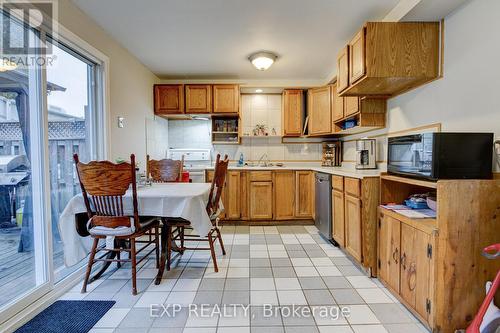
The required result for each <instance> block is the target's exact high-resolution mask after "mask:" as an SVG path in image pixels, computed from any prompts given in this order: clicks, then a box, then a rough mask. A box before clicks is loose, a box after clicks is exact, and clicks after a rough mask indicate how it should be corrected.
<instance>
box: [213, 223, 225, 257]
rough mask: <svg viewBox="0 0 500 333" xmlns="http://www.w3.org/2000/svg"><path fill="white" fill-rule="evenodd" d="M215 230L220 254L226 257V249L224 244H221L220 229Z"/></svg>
mask: <svg viewBox="0 0 500 333" xmlns="http://www.w3.org/2000/svg"><path fill="white" fill-rule="evenodd" d="M215 230H216V231H217V238H218V239H219V244H220V247H221V249H222V254H223V255H226V249H225V248H224V243H223V242H222V235H221V233H220V229H219V228H217V227H215Z"/></svg>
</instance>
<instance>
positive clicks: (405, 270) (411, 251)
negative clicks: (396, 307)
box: [400, 224, 430, 319]
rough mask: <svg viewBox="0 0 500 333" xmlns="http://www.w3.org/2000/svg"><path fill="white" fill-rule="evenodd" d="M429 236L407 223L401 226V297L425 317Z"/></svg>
mask: <svg viewBox="0 0 500 333" xmlns="http://www.w3.org/2000/svg"><path fill="white" fill-rule="evenodd" d="M429 244H430V236H429V235H428V234H426V233H424V232H422V231H419V230H417V229H415V228H413V227H411V226H409V225H407V224H403V225H402V226H401V291H400V294H401V297H402V298H403V299H404V300H405V301H406V302H407V303H408V304H409V305H410V306H411V307H412V308H414V309H415V310H416V311H417V312H418V314H419V315H421V316H422V317H423V318H424V319H427V317H428V313H427V310H426V308H427V307H426V304H427V300H428V299H429V282H430V280H429V272H430V259H429V257H428V256H427V247H428V246H429Z"/></svg>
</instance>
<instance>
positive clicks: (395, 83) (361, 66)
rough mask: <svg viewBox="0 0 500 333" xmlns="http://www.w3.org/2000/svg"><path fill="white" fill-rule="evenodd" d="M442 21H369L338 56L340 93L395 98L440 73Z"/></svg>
mask: <svg viewBox="0 0 500 333" xmlns="http://www.w3.org/2000/svg"><path fill="white" fill-rule="evenodd" d="M439 54H440V26H439V22H367V23H366V24H365V25H364V26H363V28H362V29H361V30H360V31H359V32H358V33H357V34H356V35H355V36H354V38H353V39H352V40H351V41H350V42H349V43H348V51H347V59H348V70H347V72H348V73H347V76H348V78H349V79H348V82H347V85H348V86H347V87H346V88H344V86H345V84H346V80H345V75H346V74H345V73H346V70H345V68H344V67H342V66H343V65H344V64H345V60H344V59H345V58H346V57H345V52H341V53H340V54H339V57H338V61H339V65H338V68H339V74H338V81H337V85H338V88H339V93H340V95H341V96H375V95H379V96H384V97H392V96H396V95H399V94H401V93H404V92H406V91H408V90H410V89H412V88H414V87H417V86H420V85H422V84H424V83H427V82H430V81H432V80H434V79H436V78H437V77H438V76H439V65H440V61H439Z"/></svg>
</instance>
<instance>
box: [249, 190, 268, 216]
mask: <svg viewBox="0 0 500 333" xmlns="http://www.w3.org/2000/svg"><path fill="white" fill-rule="evenodd" d="M249 196H250V218H251V219H252V220H271V219H272V218H273V183H272V182H250V192H249Z"/></svg>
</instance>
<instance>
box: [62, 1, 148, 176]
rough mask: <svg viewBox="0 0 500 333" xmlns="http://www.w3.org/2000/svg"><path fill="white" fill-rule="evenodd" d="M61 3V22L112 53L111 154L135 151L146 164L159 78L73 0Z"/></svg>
mask: <svg viewBox="0 0 500 333" xmlns="http://www.w3.org/2000/svg"><path fill="white" fill-rule="evenodd" d="M58 6H59V7H58V10H59V13H58V15H59V22H60V23H61V24H62V25H63V26H64V27H66V28H67V29H69V30H70V31H71V32H73V33H74V34H76V35H78V36H79V37H80V38H82V39H84V40H85V41H86V42H87V43H89V44H90V45H92V46H93V47H95V48H97V49H98V50H99V51H101V52H102V53H104V54H106V55H107V56H108V57H109V60H110V68H109V73H110V77H109V79H110V92H109V98H110V107H111V110H110V113H111V114H110V118H109V119H110V124H111V126H110V131H111V133H110V136H109V139H110V142H109V146H110V154H109V158H110V159H112V160H114V159H116V158H117V157H122V158H128V157H129V155H130V154H131V153H134V154H136V158H137V160H138V161H139V162H140V163H141V165H142V166H143V165H144V163H145V159H146V119H153V84H154V83H156V82H158V78H157V77H156V76H155V75H154V74H153V73H152V72H151V71H150V70H149V69H147V68H146V67H145V66H144V65H143V64H141V63H140V62H139V61H138V60H137V59H136V58H135V57H134V56H132V55H131V54H130V53H129V52H128V51H127V50H126V49H125V48H124V47H122V46H121V45H120V44H119V43H117V42H116V41H115V40H114V39H113V38H112V37H111V36H110V35H108V34H107V33H106V32H105V31H104V30H103V29H102V28H100V27H99V26H98V25H97V23H96V22H95V21H93V20H92V19H90V18H89V17H88V16H87V15H86V14H85V13H83V12H82V11H81V10H80V9H79V8H78V7H77V6H76V5H75V4H74V3H73V2H72V1H70V0H59V1H58ZM118 116H122V117H124V118H125V127H124V128H118V126H117V117H118Z"/></svg>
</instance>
